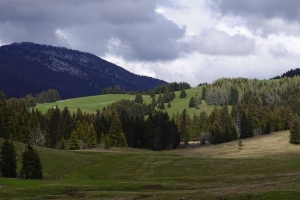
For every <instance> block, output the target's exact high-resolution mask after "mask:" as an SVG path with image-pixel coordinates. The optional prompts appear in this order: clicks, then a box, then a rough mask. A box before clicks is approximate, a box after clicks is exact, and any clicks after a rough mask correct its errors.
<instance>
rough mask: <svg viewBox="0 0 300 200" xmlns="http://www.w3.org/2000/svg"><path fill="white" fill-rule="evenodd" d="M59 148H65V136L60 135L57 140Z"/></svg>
mask: <svg viewBox="0 0 300 200" xmlns="http://www.w3.org/2000/svg"><path fill="white" fill-rule="evenodd" d="M59 149H60V150H66V142H65V138H64V137H62V138H61V139H60V141H59Z"/></svg>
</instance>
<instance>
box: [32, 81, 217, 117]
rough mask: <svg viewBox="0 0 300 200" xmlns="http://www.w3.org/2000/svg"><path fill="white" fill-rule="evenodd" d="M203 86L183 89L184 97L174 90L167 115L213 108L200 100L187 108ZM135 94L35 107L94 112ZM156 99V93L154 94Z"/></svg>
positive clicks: (149, 99) (208, 110)
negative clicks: (199, 102) (198, 107)
mask: <svg viewBox="0 0 300 200" xmlns="http://www.w3.org/2000/svg"><path fill="white" fill-rule="evenodd" d="M202 88H203V86H199V87H195V88H191V89H187V90H185V91H186V93H187V97H186V98H179V96H180V91H177V92H175V95H176V97H175V99H174V100H173V101H172V102H171V108H167V104H166V106H165V107H166V111H167V112H168V114H169V116H172V115H173V114H176V113H177V112H179V113H182V111H183V109H186V110H187V113H189V114H190V116H193V115H194V114H197V115H198V114H199V113H200V112H201V111H205V112H207V113H210V112H211V111H212V110H213V109H214V107H215V106H214V105H207V104H206V102H205V101H202V104H201V105H200V109H199V110H197V109H195V108H189V101H190V98H191V97H192V96H195V95H196V94H197V95H200V94H201V92H202ZM134 98H135V95H129V94H107V95H96V96H89V97H81V98H74V99H66V100H62V101H58V102H53V103H44V104H38V105H37V106H36V108H37V109H39V110H40V111H42V112H43V113H45V112H46V110H48V109H49V108H53V107H55V106H58V107H59V108H60V109H63V108H64V107H65V106H67V107H68V108H69V110H70V111H76V110H77V109H78V108H80V109H81V110H82V111H84V112H88V113H94V112H95V111H96V110H97V109H99V110H102V109H103V108H104V107H107V106H108V105H109V104H111V103H113V102H116V101H120V100H121V99H129V100H134ZM143 99H144V102H145V103H147V104H149V103H151V101H152V98H150V96H149V95H143ZM156 99H157V95H156Z"/></svg>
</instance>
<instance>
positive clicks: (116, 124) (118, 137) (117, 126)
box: [108, 112, 127, 147]
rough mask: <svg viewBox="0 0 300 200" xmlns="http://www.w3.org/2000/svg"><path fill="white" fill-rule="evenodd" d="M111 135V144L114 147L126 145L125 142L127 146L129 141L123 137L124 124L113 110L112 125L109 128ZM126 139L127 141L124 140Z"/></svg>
mask: <svg viewBox="0 0 300 200" xmlns="http://www.w3.org/2000/svg"><path fill="white" fill-rule="evenodd" d="M108 132H109V137H110V140H111V145H112V146H114V147H124V144H125V143H126V146H127V142H126V138H125V137H124V138H122V133H123V130H122V124H121V121H120V119H119V117H118V115H117V114H116V113H115V112H113V114H112V116H111V125H110V128H109V131H108ZM124 139H125V141H123V140H124Z"/></svg>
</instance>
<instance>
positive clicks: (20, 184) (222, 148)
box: [0, 132, 300, 200]
mask: <svg viewBox="0 0 300 200" xmlns="http://www.w3.org/2000/svg"><path fill="white" fill-rule="evenodd" d="M288 139H289V132H280V133H273V134H270V135H267V136H259V137H255V138H251V139H247V140H243V144H244V146H243V149H242V150H238V145H237V141H233V142H229V143H224V144H222V145H213V146H204V147H195V148H185V149H176V150H170V151H162V152H155V151H149V150H142V149H130V148H112V149H108V150H105V149H100V148H95V149H90V150H82V151H62V150H55V149H48V148H44V147H35V148H36V149H37V151H38V153H39V155H40V157H41V161H42V164H43V168H44V177H45V178H44V179H43V180H21V179H7V178H0V199H77V198H81V199H178V200H179V199H216V200H219V199H228V200H230V199H241V200H242V199H261V200H263V199H299V197H300V191H299V188H300V159H299V155H300V146H299V145H291V144H289V140H288ZM268 141H269V142H268ZM0 142H1V143H2V142H3V140H1V139H0ZM14 144H15V146H16V150H17V153H18V172H19V171H20V166H21V160H20V156H21V153H22V151H23V150H24V148H25V144H22V143H18V142H15V143H14Z"/></svg>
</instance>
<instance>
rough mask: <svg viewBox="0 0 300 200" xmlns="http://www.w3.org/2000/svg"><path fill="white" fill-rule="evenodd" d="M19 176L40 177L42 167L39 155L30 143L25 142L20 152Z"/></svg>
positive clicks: (25, 177)
mask: <svg viewBox="0 0 300 200" xmlns="http://www.w3.org/2000/svg"><path fill="white" fill-rule="evenodd" d="M20 176H21V178H24V179H42V178H43V168H42V163H41V160H40V157H39V155H38V153H37V152H36V150H35V149H34V148H33V146H32V145H31V144H27V146H26V147H25V151H24V152H23V154H22V169H21V174H20Z"/></svg>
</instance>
